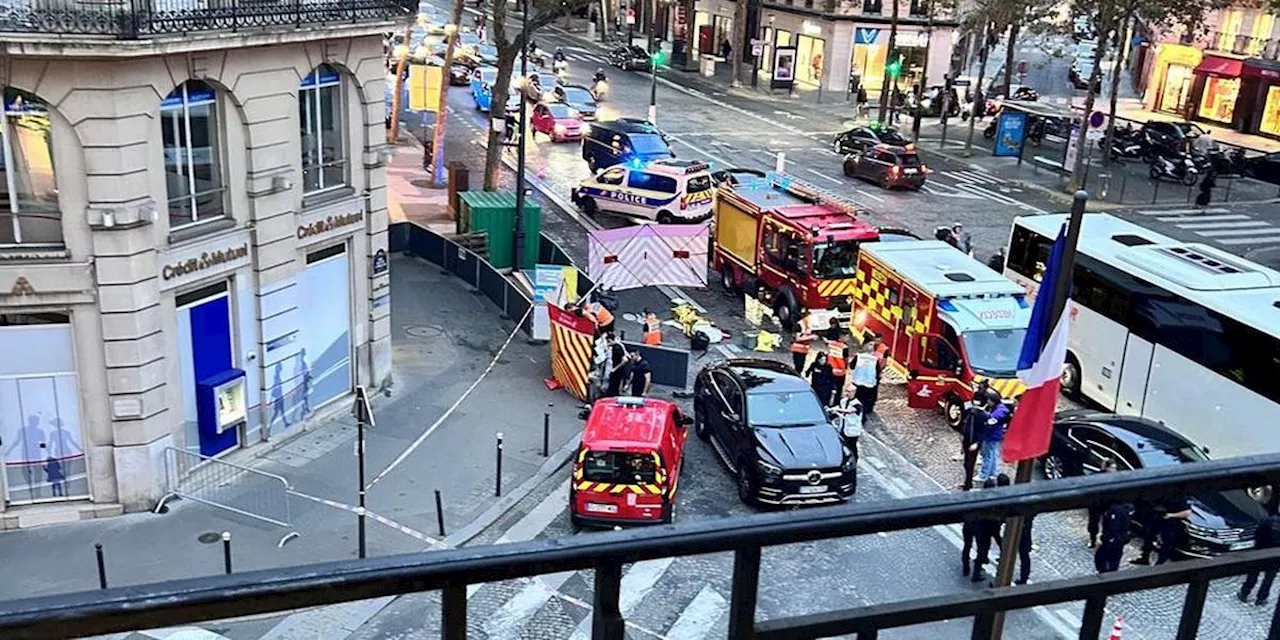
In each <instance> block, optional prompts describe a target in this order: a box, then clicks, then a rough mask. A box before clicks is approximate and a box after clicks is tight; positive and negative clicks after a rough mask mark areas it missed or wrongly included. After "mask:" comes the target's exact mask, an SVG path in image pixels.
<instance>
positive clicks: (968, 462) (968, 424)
mask: <svg viewBox="0 0 1280 640" xmlns="http://www.w3.org/2000/svg"><path fill="white" fill-rule="evenodd" d="M986 400H987V382H986V381H985V380H984V381H982V382H979V383H978V388H977V390H976V391H974V393H973V402H972V403H971V404H970V406H969V408H968V409H967V410H966V411H965V416H964V423H963V424H962V425H961V427H960V433H961V441H960V455H961V456H962V458H963V460H964V482H962V483H960V489H961V490H962V491H969V490H970V489H972V488H973V473H974V471H975V470H976V468H977V466H978V447H979V446H980V445H981V444H982V434H983V432H984V430H985V429H986V426H987V420H988V419H990V417H991V415H990V414H988V413H987V410H986Z"/></svg>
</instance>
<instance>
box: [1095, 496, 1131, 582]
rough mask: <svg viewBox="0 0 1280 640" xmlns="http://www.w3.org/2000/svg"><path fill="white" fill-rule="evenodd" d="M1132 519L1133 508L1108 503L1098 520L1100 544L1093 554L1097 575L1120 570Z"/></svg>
mask: <svg viewBox="0 0 1280 640" xmlns="http://www.w3.org/2000/svg"><path fill="white" fill-rule="evenodd" d="M1132 519H1133V506H1132V505H1130V504H1128V503H1125V502H1115V501H1113V502H1109V503H1107V504H1106V506H1105V507H1104V508H1103V510H1102V515H1101V517H1100V518H1099V520H1098V529H1099V533H1101V534H1102V544H1100V545H1098V549H1097V551H1094V552H1093V567H1094V568H1095V569H1097V570H1098V573H1110V572H1112V571H1116V570H1118V569H1119V568H1120V558H1121V557H1123V556H1124V546H1125V545H1126V544H1129V524H1130V522H1131V521H1132Z"/></svg>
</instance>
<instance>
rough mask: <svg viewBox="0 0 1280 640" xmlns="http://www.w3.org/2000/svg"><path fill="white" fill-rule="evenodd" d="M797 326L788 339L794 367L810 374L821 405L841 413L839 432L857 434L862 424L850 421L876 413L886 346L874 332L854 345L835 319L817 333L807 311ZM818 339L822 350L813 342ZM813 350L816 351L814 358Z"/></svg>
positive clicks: (862, 337)
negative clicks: (855, 432) (857, 427)
mask: <svg viewBox="0 0 1280 640" xmlns="http://www.w3.org/2000/svg"><path fill="white" fill-rule="evenodd" d="M797 325H798V326H797V328H796V331H795V333H794V334H793V335H792V339H791V364H792V367H794V368H795V370H796V373H798V374H800V375H802V376H804V377H806V378H808V380H809V384H810V385H812V386H813V391H814V393H815V394H817V396H818V399H819V400H820V401H821V402H822V404H823V405H824V406H827V407H830V408H832V409H834V410H835V412H836V414H837V415H838V416H840V422H841V425H840V426H841V431H842V433H844V432H846V431H847V432H848V433H845V435H846V436H849V435H850V434H851V433H853V432H854V431H857V432H859V433H860V431H861V430H860V428H859V429H856V430H855V429H853V428H852V426H850V425H852V422H853V421H854V420H855V419H856V421H857V423H858V426H859V427H860V426H861V422H862V417H863V416H864V415H867V414H870V413H873V412H874V411H875V407H876V401H877V400H878V399H879V397H880V377H881V374H882V373H883V372H884V365H885V358H886V355H887V352H888V350H889V349H888V347H887V346H886V345H885V344H884V341H883V340H881V339H880V336H879V335H877V334H874V333H867V334H865V335H860V336H858V338H860V339H861V341H860V342H859V343H858V344H856V345H855V344H853V340H854V336H853V334H851V333H850V332H849V331H848V330H846V328H845V327H842V326H841V325H840V321H839V320H838V319H836V318H832V319H831V320H830V322H829V323H828V325H827V327H826V328H825V329H822V330H821V331H818V330H816V329H815V328H814V327H813V326H812V323H811V318H810V315H809V312H808V311H807V310H806V311H802V312H801V314H800V320H799V322H798V323H797ZM819 339H821V341H822V342H824V343H825V349H824V348H822V347H817V346H816V343H817V342H818V341H819ZM811 352H815V353H813V358H812V360H810V357H809V356H810V353H811ZM851 437H854V438H855V439H856V436H851Z"/></svg>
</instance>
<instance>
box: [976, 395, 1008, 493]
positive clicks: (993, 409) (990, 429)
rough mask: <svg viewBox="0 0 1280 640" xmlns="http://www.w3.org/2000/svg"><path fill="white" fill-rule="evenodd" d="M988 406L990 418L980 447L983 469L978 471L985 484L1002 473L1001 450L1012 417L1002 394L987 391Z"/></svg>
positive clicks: (983, 431) (979, 477)
mask: <svg viewBox="0 0 1280 640" xmlns="http://www.w3.org/2000/svg"><path fill="white" fill-rule="evenodd" d="M987 404H988V409H987V412H988V413H989V414H990V416H989V417H988V418H987V424H986V426H985V427H984V428H983V430H982V445H981V446H980V447H979V453H980V454H981V455H982V468H981V469H980V470H979V471H978V479H979V480H982V481H983V482H986V481H987V480H990V479H992V478H995V477H996V474H997V473H999V471H1000V449H1001V448H1002V447H1003V445H1004V434H1005V430H1006V429H1007V428H1008V426H1009V418H1010V417H1012V412H1011V411H1010V410H1009V406H1008V405H1006V404H1005V403H1004V402H1002V400H1001V398H1000V392H998V391H996V390H995V389H988V390H987Z"/></svg>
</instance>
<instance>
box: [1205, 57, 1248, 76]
mask: <svg viewBox="0 0 1280 640" xmlns="http://www.w3.org/2000/svg"><path fill="white" fill-rule="evenodd" d="M1243 66H1244V61H1243V60H1238V59H1236V58H1219V57H1218V56H1211V55H1207V56H1205V57H1204V59H1203V60H1201V61H1200V65H1199V66H1197V67H1196V73H1204V74H1209V75H1214V76H1225V77H1228V78H1238V77H1240V69H1241V67H1243Z"/></svg>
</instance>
